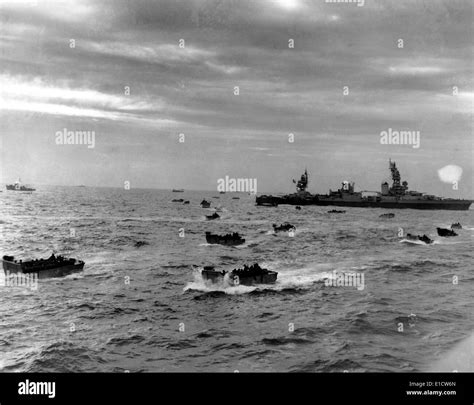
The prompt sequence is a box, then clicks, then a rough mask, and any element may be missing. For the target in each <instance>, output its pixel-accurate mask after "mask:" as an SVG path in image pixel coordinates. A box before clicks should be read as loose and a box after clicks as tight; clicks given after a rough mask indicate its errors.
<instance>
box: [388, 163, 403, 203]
mask: <svg viewBox="0 0 474 405" xmlns="http://www.w3.org/2000/svg"><path fill="white" fill-rule="evenodd" d="M388 162H389V169H390V172H391V173H392V180H393V184H392V187H390V194H392V195H404V194H405V192H406V190H408V183H407V182H406V181H404V182H403V183H402V184H400V181H401V176H400V172H399V171H398V169H397V165H396V163H395V162H392V160H391V159H389V161H388Z"/></svg>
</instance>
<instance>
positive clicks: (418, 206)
mask: <svg viewBox="0 0 474 405" xmlns="http://www.w3.org/2000/svg"><path fill="white" fill-rule="evenodd" d="M256 203H257V205H266V204H270V203H274V204H278V205H284V204H286V205H320V206H335V207H358V208H387V209H415V210H451V211H467V210H468V209H469V207H470V206H471V204H472V201H470V200H403V199H399V200H392V201H383V200H381V201H375V200H373V201H367V200H364V201H361V200H344V199H335V198H334V199H333V198H321V197H318V196H312V197H308V196H304V197H298V196H296V195H289V196H283V197H277V196H260V197H257V200H256Z"/></svg>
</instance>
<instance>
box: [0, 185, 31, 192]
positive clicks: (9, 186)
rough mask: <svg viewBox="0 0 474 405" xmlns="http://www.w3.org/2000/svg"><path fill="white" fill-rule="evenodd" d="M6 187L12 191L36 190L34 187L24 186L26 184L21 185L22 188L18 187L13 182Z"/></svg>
mask: <svg viewBox="0 0 474 405" xmlns="http://www.w3.org/2000/svg"><path fill="white" fill-rule="evenodd" d="M6 188H7V190H10V191H36V189H34V188H30V187H24V186H21V187H20V188H17V187H15V186H14V185H12V184H7V186H6Z"/></svg>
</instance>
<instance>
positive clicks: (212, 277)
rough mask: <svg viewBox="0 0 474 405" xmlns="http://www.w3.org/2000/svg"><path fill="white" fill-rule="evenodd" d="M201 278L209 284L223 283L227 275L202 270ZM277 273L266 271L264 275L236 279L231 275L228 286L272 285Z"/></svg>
mask: <svg viewBox="0 0 474 405" xmlns="http://www.w3.org/2000/svg"><path fill="white" fill-rule="evenodd" d="M201 274H202V278H203V279H204V280H206V281H210V282H211V283H222V282H224V278H225V275H226V274H228V273H222V272H220V271H216V270H203V271H202V273H201ZM277 277H278V273H277V272H276V271H268V273H266V274H256V275H249V276H239V277H238V278H236V277H235V276H234V275H233V274H232V273H231V274H230V277H229V280H228V282H229V284H230V285H246V286H251V285H255V284H273V283H275V282H276V280H277Z"/></svg>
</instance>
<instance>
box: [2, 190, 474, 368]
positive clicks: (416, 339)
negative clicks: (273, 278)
mask: <svg viewBox="0 0 474 405" xmlns="http://www.w3.org/2000/svg"><path fill="white" fill-rule="evenodd" d="M233 197H239V199H233ZM175 198H183V199H185V200H189V201H190V204H189V205H183V204H181V203H174V202H171V200H172V199H175ZM203 198H206V199H208V200H209V201H211V202H212V205H213V207H220V209H221V213H220V215H221V218H220V219H219V220H215V221H206V219H205V215H209V214H210V213H212V212H213V209H203V208H201V207H200V205H199V203H200V201H201V200H202V199H203ZM330 209H331V208H330V207H303V208H302V210H301V211H297V210H295V207H292V206H279V207H277V208H270V207H256V206H255V197H254V196H249V195H247V194H244V193H237V194H236V193H227V194H219V193H217V192H206V191H185V192H184V193H172V192H171V191H163V190H133V189H132V190H121V189H111V188H91V187H43V188H39V189H38V190H37V191H36V192H34V193H31V194H26V193H19V192H11V191H6V190H4V191H3V192H2V193H0V253H1V254H2V255H5V254H8V255H14V256H15V257H16V258H19V259H20V258H22V259H27V258H40V257H47V256H49V255H50V254H51V253H52V252H54V253H57V254H62V255H65V256H70V257H75V258H78V259H81V260H84V261H85V263H86V265H85V268H84V272H83V273H82V274H78V275H71V276H68V277H65V278H58V279H50V280H40V281H39V284H38V285H37V288H36V289H34V288H27V287H24V286H23V287H22V286H8V285H2V286H0V314H1V315H0V371H23V372H62V371H71V372H79V371H84V372H85V371H93V372H94V371H113V372H123V371H126V370H129V371H130V372H140V371H142V372H148V371H169V372H175V371H235V370H239V371H241V372H245V371H282V372H286V371H290V372H291V371H301V372H342V371H348V372H363V371H383V372H403V371H425V370H428V369H430V368H432V366H433V364H435V363H436V362H437V361H439V360H440V359H441V358H442V357H443V356H444V354H445V353H446V352H448V351H449V350H451V349H452V348H453V347H455V346H456V344H458V343H459V342H461V341H462V340H463V339H465V338H467V337H468V336H469V335H471V333H472V331H473V330H474V316H473V312H474V311H473V296H474V294H473V291H474V270H473V262H474V260H473V258H474V253H473V236H474V217H473V211H472V208H471V210H470V211H417V210H393V211H391V212H394V213H395V218H393V219H383V218H380V217H379V215H380V214H382V213H386V212H387V211H386V210H383V209H363V208H342V209H344V210H346V213H345V214H328V213H327V211H328V210H330ZM286 221H287V222H290V223H292V224H293V225H295V226H296V229H297V230H296V233H295V234H294V235H293V236H290V235H289V234H287V233H281V234H277V235H275V234H274V233H273V232H272V224H273V223H282V222H286ZM453 222H460V223H461V224H462V225H463V226H464V229H463V230H460V231H459V236H457V237H455V238H441V237H438V236H437V234H436V227H448V226H449V225H450V224H451V223H453ZM399 228H402V229H403V230H404V232H410V233H415V234H416V233H418V234H427V235H428V236H430V237H431V238H433V239H435V243H434V244H433V245H423V244H421V243H420V244H417V243H408V242H406V241H403V238H400V237H399V236H398V232H399ZM205 231H212V232H214V233H228V232H239V233H241V234H243V235H244V237H245V239H246V243H245V244H244V245H241V246H238V247H224V246H220V245H208V244H207V243H206V240H205V237H204V233H205ZM137 242H143V243H138V244H137ZM255 262H257V263H259V264H260V265H261V266H262V267H266V268H268V269H271V270H275V271H277V272H278V273H279V274H278V281H277V283H276V284H274V285H263V286H259V287H246V286H233V287H230V286H225V285H216V286H209V285H206V284H205V283H204V282H203V280H202V279H201V277H200V274H199V270H200V268H202V266H204V265H214V266H216V267H217V268H219V269H220V268H222V269H228V270H230V269H232V268H235V267H239V266H242V265H243V264H251V263H255ZM340 274H358V275H359V276H361V275H363V276H364V286H363V288H355V287H354V286H337V285H327V284H328V282H327V281H326V280H334V279H335V277H337V275H340ZM2 277H3V276H2ZM1 281H2V280H0V284H2V283H1ZM3 284H5V283H3ZM333 284H336V283H333ZM440 371H441V370H440ZM443 371H450V370H443Z"/></svg>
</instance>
